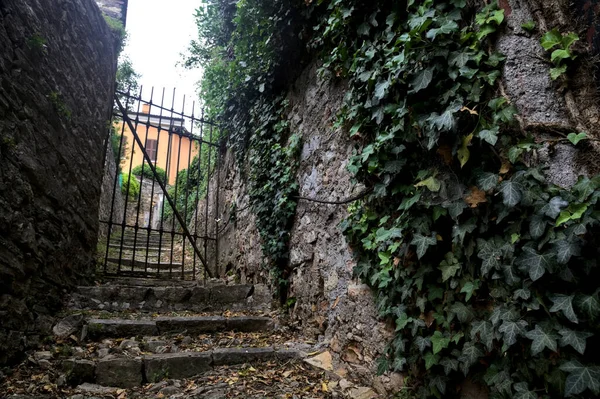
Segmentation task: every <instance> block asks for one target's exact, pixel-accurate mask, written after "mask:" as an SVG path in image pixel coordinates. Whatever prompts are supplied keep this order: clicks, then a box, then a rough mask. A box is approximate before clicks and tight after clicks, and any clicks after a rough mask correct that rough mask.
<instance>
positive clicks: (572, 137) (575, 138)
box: [567, 132, 587, 145]
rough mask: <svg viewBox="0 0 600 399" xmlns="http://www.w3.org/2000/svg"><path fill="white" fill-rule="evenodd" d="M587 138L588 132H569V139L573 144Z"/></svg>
mask: <svg viewBox="0 0 600 399" xmlns="http://www.w3.org/2000/svg"><path fill="white" fill-rule="evenodd" d="M585 139H587V134H585V133H583V132H581V133H579V134H578V133H569V134H567V140H569V141H570V142H571V144H573V145H577V143H579V142H580V141H581V140H585Z"/></svg>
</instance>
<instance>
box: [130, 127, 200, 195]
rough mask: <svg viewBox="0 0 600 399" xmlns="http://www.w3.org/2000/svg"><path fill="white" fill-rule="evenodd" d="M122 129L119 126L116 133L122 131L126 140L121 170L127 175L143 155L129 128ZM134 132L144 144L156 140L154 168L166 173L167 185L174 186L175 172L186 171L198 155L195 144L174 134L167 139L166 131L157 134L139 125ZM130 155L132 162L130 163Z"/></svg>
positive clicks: (154, 130) (139, 162)
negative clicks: (157, 167) (125, 150)
mask: <svg viewBox="0 0 600 399" xmlns="http://www.w3.org/2000/svg"><path fill="white" fill-rule="evenodd" d="M134 126H135V123H134ZM122 129H123V126H122V124H119V126H118V131H119V132H121V131H123V132H124V133H123V134H124V136H125V138H126V140H127V152H126V154H125V155H126V156H125V158H124V159H123V160H122V161H121V168H122V170H123V172H124V173H128V172H129V171H130V170H132V169H133V168H135V167H136V166H138V165H141V164H142V163H143V161H144V153H143V152H142V150H141V148H140V146H139V145H138V144H137V142H136V141H135V138H134V137H133V133H131V130H130V129H129V126H127V125H126V126H125V129H124V130H122ZM136 130H137V133H138V136H139V138H140V140H141V141H142V142H144V143H146V140H157V142H158V150H157V154H156V158H157V159H156V164H155V166H159V167H161V168H163V169H164V170H165V171H166V172H167V176H168V184H170V185H174V184H175V180H176V179H177V172H178V171H181V170H184V169H187V168H188V166H189V164H190V163H191V162H192V160H193V159H194V157H195V156H196V155H198V152H199V151H198V150H199V147H198V144H197V142H195V141H192V140H190V139H189V138H187V137H180V136H178V135H176V134H173V135H171V137H170V138H169V133H168V131H167V130H164V129H162V130H161V131H160V132H159V131H158V129H157V128H155V127H148V126H145V125H142V124H139V125H138V127H137V129H136ZM132 154H133V162H131V158H132ZM130 166H131V169H130ZM178 166H179V167H178Z"/></svg>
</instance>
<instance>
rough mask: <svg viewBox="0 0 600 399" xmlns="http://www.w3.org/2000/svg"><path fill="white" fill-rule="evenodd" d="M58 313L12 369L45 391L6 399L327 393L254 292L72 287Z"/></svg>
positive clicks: (323, 375) (127, 283) (218, 286)
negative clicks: (40, 344) (46, 337)
mask: <svg viewBox="0 0 600 399" xmlns="http://www.w3.org/2000/svg"><path fill="white" fill-rule="evenodd" d="M67 307H68V311H67V312H66V313H65V314H64V315H63V316H62V318H61V320H60V322H58V323H57V324H56V325H55V326H54V328H53V332H54V334H55V338H54V339H55V341H54V342H52V343H48V344H47V345H46V346H45V348H44V349H45V350H42V351H38V352H35V353H33V354H32V355H31V356H30V358H29V361H28V362H26V363H27V364H26V365H25V366H24V367H23V369H20V371H18V372H17V379H16V380H18V379H19V378H20V380H27V378H31V379H33V380H35V379H36V378H42V377H40V376H41V375H46V377H43V378H44V379H47V381H46V380H43V381H42V385H40V386H41V388H39V389H40V390H42V391H43V390H44V389H46V390H48V391H50V392H51V393H52V394H51V395H49V396H14V397H15V398H19V397H20V398H34V397H35V398H38V397H39V398H41V397H48V398H50V397H52V398H55V397H65V398H71V399H82V398H86V397H90V398H92V397H93V398H118V399H126V398H213V399H216V398H229V397H240V398H256V399H258V398H267V397H268V398H300V397H306V398H329V397H332V396H331V395H333V393H332V392H331V390H330V389H327V381H328V379H329V377H330V376H329V373H327V372H326V371H323V370H320V369H318V368H312V367H310V366H309V365H308V364H307V363H304V362H303V361H302V359H304V358H305V357H306V356H307V353H308V352H312V351H313V348H312V347H311V345H310V344H308V343H305V342H303V341H302V339H301V338H300V337H299V336H297V335H294V334H293V333H291V332H290V331H289V330H287V329H286V328H285V327H284V326H282V325H281V323H280V322H279V318H278V317H277V316H278V315H277V312H273V311H272V310H271V296H270V294H269V292H268V289H267V287H265V286H263V285H223V284H222V283H219V282H212V283H208V284H206V285H199V284H196V283H192V282H183V281H182V282H172V281H159V280H148V279H139V278H138V279H132V278H129V279H127V278H125V279H120V280H118V281H112V282H109V283H105V284H102V285H98V286H86V287H78V288H77V290H76V292H74V293H72V294H71V295H70V298H69V300H68V303H67ZM313 354H314V353H313ZM19 372H22V373H24V374H27V373H29V374H30V375H29V376H28V377H24V376H23V375H19V374H18V373H19ZM254 375H256V377H255V376H254ZM265 376H271V377H272V378H273V381H275V383H268V382H267V380H266V379H265V378H266V377H265ZM286 381H287V382H286ZM298 381H302V384H299V383H298ZM279 384H281V385H279ZM24 389H25V390H26V389H27V388H24ZM34 391H35V390H34ZM15 392H17V393H18V392H19V391H15ZM302 392H304V394H302ZM7 393H11V392H10V391H8V392H7Z"/></svg>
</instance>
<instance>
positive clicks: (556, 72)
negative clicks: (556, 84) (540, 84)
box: [550, 65, 567, 80]
mask: <svg viewBox="0 0 600 399" xmlns="http://www.w3.org/2000/svg"><path fill="white" fill-rule="evenodd" d="M565 72H567V66H566V65H561V66H559V67H555V68H550V78H551V79H552V80H556V79H558V78H559V77H560V76H561V75H563V74H564V73H565Z"/></svg>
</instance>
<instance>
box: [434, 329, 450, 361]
mask: <svg viewBox="0 0 600 399" xmlns="http://www.w3.org/2000/svg"><path fill="white" fill-rule="evenodd" d="M431 343H432V344H433V348H432V350H433V354H434V355H435V354H437V353H439V352H440V351H441V350H442V349H446V348H447V347H448V345H449V344H450V338H449V337H444V336H443V335H442V333H441V332H439V331H436V332H434V333H433V335H432V336H431Z"/></svg>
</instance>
